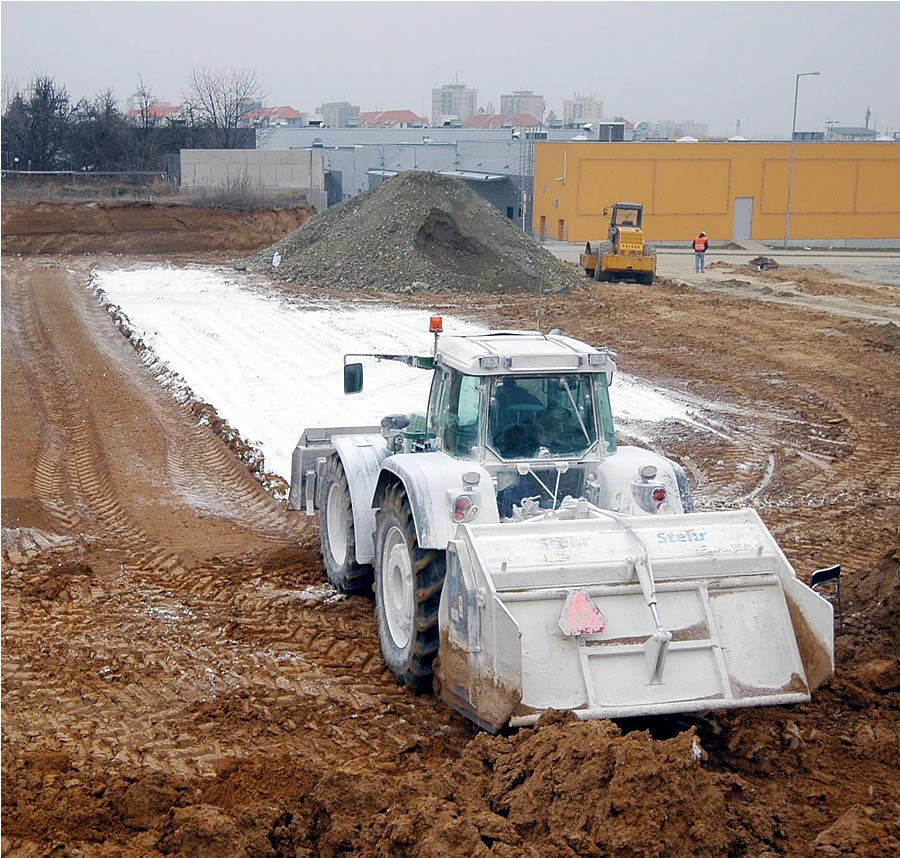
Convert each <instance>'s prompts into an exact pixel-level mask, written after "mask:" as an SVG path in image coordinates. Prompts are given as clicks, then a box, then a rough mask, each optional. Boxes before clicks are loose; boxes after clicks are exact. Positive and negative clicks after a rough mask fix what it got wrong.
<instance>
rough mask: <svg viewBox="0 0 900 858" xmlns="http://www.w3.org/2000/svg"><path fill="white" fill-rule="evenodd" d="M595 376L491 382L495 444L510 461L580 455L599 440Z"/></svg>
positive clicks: (492, 439) (492, 442) (491, 434)
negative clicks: (596, 419)
mask: <svg viewBox="0 0 900 858" xmlns="http://www.w3.org/2000/svg"><path fill="white" fill-rule="evenodd" d="M593 403H594V399H593V386H592V381H591V376H589V375H566V376H549V377H548V376H525V377H521V378H519V377H516V378H511V377H509V376H504V377H499V378H493V379H492V380H491V398H490V420H489V424H490V430H489V438H488V442H489V444H490V445H491V446H492V447H493V448H494V450H495V451H496V452H497V453H498V454H499V455H500V456H501V457H502V458H504V459H531V458H535V457H538V456H548V455H549V456H580V455H582V454H584V453H586V452H587V450H588V449H589V448H590V447H591V445H593V444H594V443H595V442H596V440H597V427H596V422H595V420H594V413H595V409H594V404H593Z"/></svg>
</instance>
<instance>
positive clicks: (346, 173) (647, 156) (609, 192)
mask: <svg viewBox="0 0 900 858" xmlns="http://www.w3.org/2000/svg"><path fill="white" fill-rule="evenodd" d="M278 130H279V132H283V133H282V135H281V137H279V138H278V139H275V137H276V135H272V139H268V140H267V141H266V148H265V149H255V150H254V149H249V150H247V149H244V150H182V152H181V164H180V168H181V169H180V179H181V184H182V185H183V186H185V187H221V186H226V187H227V186H241V185H243V184H244V183H246V184H248V185H249V186H252V187H261V188H270V189H276V188H277V189H286V188H294V189H296V190H298V191H300V192H302V193H304V194H305V195H306V197H307V199H308V200H309V201H310V202H311V203H312V204H313V205H315V206H316V208H317V209H318V210H319V211H322V210H323V209H325V208H326V207H328V206H332V205H336V204H337V203H339V202H342V201H343V200H346V199H349V198H350V197H353V196H356V195H357V194H360V193H362V192H364V191H366V190H369V189H370V188H372V187H374V186H375V185H377V184H379V183H381V182H383V181H386V180H387V179H389V178H390V177H392V176H394V175H396V174H397V173H399V172H403V171H405V170H433V171H435V172H440V173H443V174H445V175H450V176H456V177H458V178H460V179H462V180H463V181H465V182H466V183H467V184H469V186H470V187H472V189H473V190H475V191H476V192H478V193H479V194H480V195H481V196H482V197H484V198H485V199H487V200H488V201H489V202H491V203H492V204H493V205H495V206H496V207H497V208H498V209H499V210H500V211H501V212H503V213H504V214H505V215H506V216H507V217H509V218H511V219H514V220H515V221H516V222H518V223H521V224H522V226H523V228H524V229H526V230H527V231H532V232H533V233H534V235H535V236H536V237H537V238H539V239H558V240H562V241H578V242H581V241H594V240H597V239H599V238H603V237H605V235H606V232H607V228H608V225H609V220H608V218H607V217H604V215H603V210H604V209H605V208H609V207H610V206H611V205H612V203H614V202H617V201H629V202H640V203H643V204H644V232H645V235H646V237H647V238H648V239H649V240H650V241H656V242H682V241H688V240H689V239H690V238H692V237H693V236H694V235H696V234H697V232H698V231H699V230H701V229H702V230H704V231H705V232H706V233H707V235H709V237H710V239H711V240H712V241H713V242H725V241H730V240H733V241H745V240H748V239H751V240H756V241H760V242H765V243H770V244H771V243H776V242H777V243H781V242H782V241H783V240H784V238H785V234H786V227H787V226H788V223H787V221H788V218H787V212H788V204H787V200H788V184H789V179H790V185H791V202H790V219H789V232H790V234H789V236H788V243H789V244H790V245H793V246H798V245H799V246H803V245H812V244H815V245H817V246H833V247H840V246H848V247H896V246H900V143H895V142H873V143H862V142H853V143H832V142H822V143H803V142H798V143H795V144H794V146H793V166H791V161H792V159H791V148H792V147H791V144H790V143H786V142H785V143H755V142H750V141H746V142H721V143H719V142H702V143H701V142H697V143H682V142H661V143H645V142H640V143H637V142H622V143H607V142H599V141H597V140H590V141H574V140H560V139H555V140H554V139H552V134H553V132H551V137H550V139H546V140H544V139H541V135H542V134H546V132H541V133H540V134H538V133H533V132H528V131H523V132H522V133H521V135H517V138H513V137H512V135H511V134H510V132H509V131H508V130H504V131H499V130H498V131H495V132H491V131H475V132H466V131H461V130H458V129H457V130H453V129H427V133H423V132H421V130H420V131H419V132H418V135H417V136H413V135H412V134H411V132H410V131H409V130H408V129H383V130H378V129H374V130H373V129H363V130H360V129H350V128H340V129H278ZM300 132H305V133H302V134H301V133H300ZM287 134H290V135H291V136H290V137H289V138H288V137H286V136H285V135H287ZM536 138H537V139H536ZM363 141H364V142H363Z"/></svg>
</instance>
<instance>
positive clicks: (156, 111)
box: [128, 101, 184, 125]
mask: <svg viewBox="0 0 900 858" xmlns="http://www.w3.org/2000/svg"><path fill="white" fill-rule="evenodd" d="M132 103H133V102H132ZM128 118H129V119H130V120H131V121H132V122H134V123H135V124H138V123H141V122H143V121H144V120H145V119H146V122H147V124H148V125H162V124H163V123H166V122H175V121H177V120H180V119H183V118H184V117H183V116H182V113H181V108H180V107H176V106H175V105H174V104H169V102H168V101H154V102H153V103H152V104H149V105H147V107H146V108H145V109H144V110H143V111H142V110H141V108H140V107H134V108H132V109H131V110H129V111H128Z"/></svg>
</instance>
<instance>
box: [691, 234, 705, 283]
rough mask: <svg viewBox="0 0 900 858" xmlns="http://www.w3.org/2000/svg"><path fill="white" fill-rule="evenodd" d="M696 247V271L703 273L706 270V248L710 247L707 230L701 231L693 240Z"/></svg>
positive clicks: (692, 244)
mask: <svg viewBox="0 0 900 858" xmlns="http://www.w3.org/2000/svg"><path fill="white" fill-rule="evenodd" d="M691 247H693V248H694V271H696V272H697V273H698V274H703V272H704V271H706V248H707V247H709V239H708V238H707V237H706V233H705V232H701V233H700V235H698V236H697V237H696V238H695V239H694V240H693V241H692V242H691Z"/></svg>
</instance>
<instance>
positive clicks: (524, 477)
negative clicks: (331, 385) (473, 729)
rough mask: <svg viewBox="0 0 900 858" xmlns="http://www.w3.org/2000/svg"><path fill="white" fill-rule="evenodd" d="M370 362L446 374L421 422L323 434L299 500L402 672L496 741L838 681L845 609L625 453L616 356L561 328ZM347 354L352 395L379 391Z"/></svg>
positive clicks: (336, 580) (299, 466)
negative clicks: (367, 387)
mask: <svg viewBox="0 0 900 858" xmlns="http://www.w3.org/2000/svg"><path fill="white" fill-rule="evenodd" d="M439 328H440V324H439V319H438V320H434V319H433V320H432V329H433V330H435V331H436V333H435V349H434V353H433V354H432V355H426V356H417V355H394V354H392V355H372V356H370V357H376V358H380V359H382V360H395V361H397V360H399V361H402V362H404V363H406V364H408V365H409V366H412V367H418V368H421V369H424V370H427V371H430V372H431V373H432V384H431V393H430V396H429V398H428V402H427V407H426V410H425V412H424V413H422V414H415V413H413V414H391V415H388V416H386V417H384V419H383V420H382V421H381V425H380V426H370V427H366V426H362V427H336V428H335V427H332V428H308V429H306V430H305V431H304V432H303V434H302V436H301V438H300V441H299V442H298V444H297V447H296V449H295V450H294V455H293V464H292V475H291V493H290V501H289V507H290V508H293V509H304V508H305V510H306V512H307V513H308V514H309V515H315V514H316V512H318V516H319V525H320V535H321V546H322V557H323V560H324V565H325V569H326V572H327V575H328V578H329V580H330V581H331V583H332V584H333V585H334V586H335V587H336V588H337V589H339V590H340V591H342V592H345V593H367V592H371V589H372V587H373V584H374V590H375V609H376V614H377V620H378V634H379V639H380V643H381V650H382V653H383V655H384V659H385V661H386V663H387V665H388V666H389V667H390V669H391V670H392V671H393V673H394V674H395V675H396V677H397V679H398V680H399V681H400V682H401V683H404V684H406V685H407V686H409V687H410V688H412V689H414V690H416V691H424V690H430V689H431V688H432V683H433V679H434V675H435V674H436V675H437V679H438V680H439V687H440V695H441V697H442V698H443V699H444V700H445V701H446V702H447V703H448V704H449V705H450V706H452V707H453V708H454V709H456V710H458V711H460V712H462V713H464V714H465V715H466V716H467V717H469V718H471V719H472V720H473V721H475V722H476V723H478V724H480V725H481V726H483V727H485V728H486V729H489V730H498V729H500V728H501V727H503V726H504V725H506V724H512V725H513V726H515V725H521V724H529V723H532V722H533V721H535V720H536V719H537V718H538V717H539V716H540V713H541V712H542V711H544V710H545V709H547V708H550V707H553V708H556V709H571V710H573V711H574V712H575V713H576V714H577V715H578V716H579V717H580V718H609V717H628V716H633V715H647V714H658V713H684V712H703V711H708V710H713V709H723V708H732V707H741V706H757V705H764V704H773V703H794V702H800V701H806V700H808V699H809V696H810V690H811V689H813V688H815V687H816V686H817V685H818V684H819V683H821V682H822V681H823V680H824V679H826V678H827V677H828V676H830V675H831V673H832V672H833V668H834V658H833V626H832V608H831V603H830V602H828V601H827V600H826V599H824V598H822V597H821V596H819V595H818V594H816V593H814V592H813V591H812V590H811V589H810V588H808V587H807V586H806V585H805V584H803V583H801V582H800V581H799V580H798V578H797V576H796V574H795V573H794V570H793V569H792V568H791V566H790V564H789V563H788V561H787V560H786V558H785V556H784V554H783V553H782V552H781V550H780V549H779V548H778V545H777V544H776V543H775V540H774V539H773V537H772V535H771V534H770V533H769V531H768V530H767V529H766V527H765V525H764V524H763V522H762V521H761V520H760V518H759V516H758V515H757V514H756V513H755V512H754V511H753V510H740V511H727V512H705V513H697V512H695V511H694V508H693V505H692V502H691V494H690V489H689V486H688V481H687V478H686V476H685V473H684V471H683V470H682V468H681V467H680V466H679V465H678V464H677V463H675V462H674V461H672V460H670V459H667V458H665V457H664V456H661V455H659V454H657V453H654V452H651V451H649V450H644V449H641V448H638V447H632V446H623V445H620V444H618V443H617V441H616V437H615V431H614V427H613V418H612V411H611V408H610V399H609V387H610V384H611V382H612V379H613V375H614V372H615V362H614V358H615V355H614V353H613V352H612V351H610V350H609V349H603V348H594V347H592V346H590V345H588V344H586V343H583V342H580V341H578V340H575V339H572V338H570V337H566V336H563V335H562V334H561V333H559V332H558V331H554V332H551V333H549V334H541V333H537V332H529V331H495V332H490V333H483V334H477V335H472V336H444V337H441V338H439V339H438V336H437V331H438V330H439ZM358 357H359V356H347V357H345V363H344V390H345V393H348V394H353V393H357V392H359V391H360V390H361V389H362V386H363V366H362V363H361V362H360V361H359V360H358V359H357V358H358Z"/></svg>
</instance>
